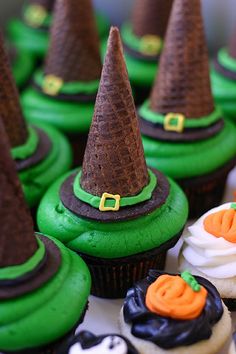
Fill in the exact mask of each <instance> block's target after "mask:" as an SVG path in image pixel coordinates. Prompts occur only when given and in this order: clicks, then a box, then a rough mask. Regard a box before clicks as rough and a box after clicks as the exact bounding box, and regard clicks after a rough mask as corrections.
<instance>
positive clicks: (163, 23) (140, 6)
mask: <svg viewBox="0 0 236 354" xmlns="http://www.w3.org/2000/svg"><path fill="white" fill-rule="evenodd" d="M172 3H173V0H164V1H163V0H136V3H135V6H134V11H133V15H132V18H131V22H132V28H133V32H134V34H135V35H136V36H137V37H143V36H146V35H156V36H159V37H162V38H163V37H164V35H165V32H166V27H167V23H168V18H169V14H170V11H171V7H172Z"/></svg>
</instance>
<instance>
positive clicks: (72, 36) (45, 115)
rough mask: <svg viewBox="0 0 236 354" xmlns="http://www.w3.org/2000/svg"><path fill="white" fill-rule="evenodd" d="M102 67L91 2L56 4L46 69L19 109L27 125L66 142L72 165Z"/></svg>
mask: <svg viewBox="0 0 236 354" xmlns="http://www.w3.org/2000/svg"><path fill="white" fill-rule="evenodd" d="M101 68H102V64H101V59H100V53H99V38H98V34H97V29H96V24H95V19H94V15H93V8H92V2H91V0H80V1H78V0H60V1H57V2H56V4H55V10H54V22H53V26H52V29H51V42H50V47H49V51H48V55H47V58H46V62H45V65H44V67H43V69H42V70H39V71H38V72H37V73H36V74H35V77H34V84H33V86H32V87H30V88H29V89H28V90H26V91H25V92H24V93H23V96H22V104H23V110H24V113H25V116H26V118H27V119H28V121H30V122H31V123H36V124H37V123H39V122H42V123H50V124H52V125H53V126H54V127H56V128H58V129H59V130H61V131H62V132H64V133H65V134H66V135H67V136H68V137H69V139H70V142H71V144H72V146H73V149H74V151H75V152H76V154H75V156H76V158H77V160H76V161H74V163H75V164H76V163H77V164H80V163H81V162H82V156H83V153H84V149H85V146H86V141H87V134H88V131H89V127H90V124H91V120H92V116H93V110H94V102H95V98H96V94H97V90H98V85H99V78H100V75H101Z"/></svg>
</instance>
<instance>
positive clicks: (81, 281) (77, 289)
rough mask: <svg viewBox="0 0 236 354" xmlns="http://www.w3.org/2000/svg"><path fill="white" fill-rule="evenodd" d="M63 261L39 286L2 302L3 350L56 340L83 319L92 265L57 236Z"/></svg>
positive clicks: (0, 332) (0, 346)
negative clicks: (63, 243)
mask: <svg viewBox="0 0 236 354" xmlns="http://www.w3.org/2000/svg"><path fill="white" fill-rule="evenodd" d="M54 242H55V243H56V245H57V246H58V247H59V248H60V251H61V257H62V263H61V266H60V268H59V271H58V272H57V274H56V275H54V277H53V278H52V279H50V280H49V281H48V282H47V283H45V284H44V285H43V286H42V287H40V288H39V289H37V290H35V291H33V292H31V293H28V294H25V295H22V296H20V297H17V298H13V299H9V300H4V301H1V302H0V313H1V326H0V350H1V351H17V350H23V349H27V348H36V347H41V346H44V345H47V344H49V343H52V342H54V341H56V340H58V339H59V338H61V337H62V336H64V335H65V334H66V333H67V332H69V331H70V330H71V329H72V328H73V327H74V326H75V325H76V323H77V321H78V320H79V319H80V317H81V316H82V314H83V311H84V309H85V306H86V303H87V299H88V296H89V292H90V286H91V279H90V274H89V271H88V268H87V267H86V265H85V263H84V262H83V261H82V259H81V258H80V257H78V255H76V254H75V253H73V252H71V251H70V250H68V249H67V248H66V247H64V246H63V245H62V244H61V243H60V242H58V241H56V240H54Z"/></svg>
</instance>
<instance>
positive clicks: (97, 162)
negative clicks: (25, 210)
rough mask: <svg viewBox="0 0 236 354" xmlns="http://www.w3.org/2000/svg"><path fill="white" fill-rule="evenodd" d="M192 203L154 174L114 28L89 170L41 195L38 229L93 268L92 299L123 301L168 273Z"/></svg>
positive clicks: (87, 156)
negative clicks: (154, 274)
mask: <svg viewBox="0 0 236 354" xmlns="http://www.w3.org/2000/svg"><path fill="white" fill-rule="evenodd" d="M187 214H188V205H187V201H186V198H185V196H184V194H183V192H182V191H181V189H180V188H179V187H178V186H177V185H176V184H175V183H174V182H173V181H172V180H169V179H167V178H166V177H165V176H164V175H163V174H162V173H160V172H159V171H157V170H154V169H148V168H147V166H146V162H145V159H144V154H143V147H142V142H141V136H140V131H139V125H138V119H137V116H136V110H135V106H134V101H133V97H132V92H131V87H130V83H129V80H128V76H127V71H126V66H125V62H124V57H123V53H122V44H121V40H120V37H119V31H118V29H117V28H112V29H111V33H110V38H109V42H108V51H107V55H106V59H105V64H104V67H103V72H102V77H101V82H100V88H99V92H98V96H97V100H96V106H95V113H94V117H93V122H92V125H91V129H90V133H89V138H88V143H87V147H86V151H85V156H84V161H83V167H82V169H80V170H75V171H71V172H69V173H68V174H66V175H64V176H63V177H61V178H60V179H59V180H58V181H56V182H55V183H54V184H53V185H52V186H51V187H50V188H49V190H48V191H47V193H46V194H45V196H44V197H43V199H42V201H41V203H40V206H39V209H38V215H37V221H38V226H39V229H40V230H41V231H42V232H45V233H46V234H48V235H51V236H55V237H56V238H58V239H59V240H61V241H62V242H63V243H64V244H65V245H66V246H67V247H69V248H71V249H72V250H74V251H76V252H77V253H78V254H80V255H81V256H82V258H83V259H84V260H85V261H86V263H87V264H88V266H89V268H90V270H91V274H92V279H93V288H92V293H93V294H94V295H97V296H101V297H110V298H114V297H122V296H124V295H125V293H126V291H127V289H128V288H129V287H130V286H131V285H132V283H133V282H134V281H135V280H137V279H139V278H140V277H142V276H143V275H144V274H145V273H146V272H147V269H149V268H153V267H158V268H163V267H164V264H165V256H166V252H167V250H168V249H169V248H171V247H173V246H174V245H175V243H176V242H177V241H178V239H179V237H180V235H181V231H182V229H183V227H184V225H185V222H186V219H187Z"/></svg>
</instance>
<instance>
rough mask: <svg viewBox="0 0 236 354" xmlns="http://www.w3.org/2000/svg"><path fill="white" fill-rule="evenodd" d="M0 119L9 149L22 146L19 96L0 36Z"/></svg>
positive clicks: (23, 135) (24, 131) (25, 133)
mask: <svg viewBox="0 0 236 354" xmlns="http://www.w3.org/2000/svg"><path fill="white" fill-rule="evenodd" d="M0 71H1V79H0V117H1V118H2V120H3V123H4V126H5V129H6V132H7V135H8V138H9V140H10V144H11V147H15V146H19V145H23V144H24V143H25V141H26V140H27V137H28V131H27V127H26V123H25V121H24V118H23V114H22V111H21V107H20V101H19V95H18V91H17V88H16V84H15V81H14V79H13V77H12V73H11V69H10V63H9V59H8V56H7V54H6V52H5V48H4V42H3V38H2V35H1V34H0Z"/></svg>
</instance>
